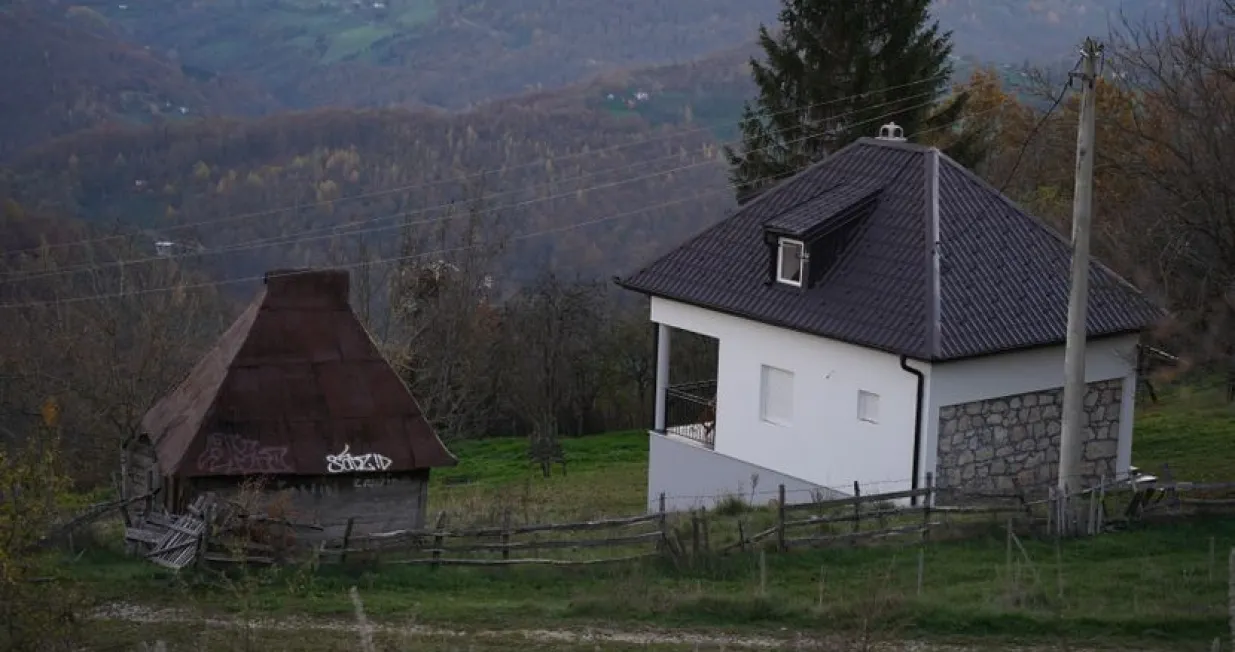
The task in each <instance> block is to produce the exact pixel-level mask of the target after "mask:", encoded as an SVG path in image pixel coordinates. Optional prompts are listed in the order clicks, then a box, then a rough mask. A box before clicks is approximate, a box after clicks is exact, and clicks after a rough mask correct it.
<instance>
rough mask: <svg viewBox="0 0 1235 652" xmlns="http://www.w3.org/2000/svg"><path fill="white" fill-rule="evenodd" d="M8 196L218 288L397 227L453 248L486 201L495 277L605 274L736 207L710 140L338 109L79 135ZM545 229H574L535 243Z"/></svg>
mask: <svg viewBox="0 0 1235 652" xmlns="http://www.w3.org/2000/svg"><path fill="white" fill-rule="evenodd" d="M7 185H8V190H9V192H8V193H7V194H8V196H10V197H12V198H13V199H14V200H16V201H17V202H18V203H20V204H21V205H22V206H25V207H27V208H29V209H31V210H38V211H40V212H46V213H52V214H58V215H65V216H74V217H78V218H81V219H83V220H84V221H87V222H89V223H91V224H94V225H96V226H99V225H111V224H116V225H123V226H124V227H127V228H137V229H142V230H145V231H147V232H149V233H151V234H152V236H151V238H149V239H147V242H150V241H152V240H153V239H154V237H155V235H154V234H157V237H159V238H164V239H168V240H174V241H176V242H178V243H181V244H182V245H183V246H185V247H189V248H190V249H192V250H194V251H201V252H202V253H201V254H200V256H199V257H198V260H199V261H200V264H202V265H204V266H205V267H207V268H209V269H211V270H213V271H214V272H216V274H217V275H218V276H220V277H238V276H246V275H253V274H260V272H261V271H263V270H265V269H267V268H270V267H277V266H279V265H285V264H303V263H305V262H308V261H314V262H318V263H326V262H329V257H330V256H331V255H336V256H342V255H344V252H350V255H351V256H355V255H356V252H357V250H358V248H359V247H361V246H362V245H363V246H365V247H368V248H369V251H370V253H371V254H373V255H378V254H381V255H394V254H396V253H397V252H398V251H399V246H400V243H399V238H398V237H396V236H398V235H399V234H400V231H401V229H402V225H404V224H405V223H411V225H412V226H413V227H415V228H414V229H413V230H414V231H415V232H416V233H417V234H419V235H418V236H417V237H420V238H425V239H426V242H425V243H421V244H422V246H423V247H427V248H429V249H432V248H434V247H437V248H443V247H449V246H452V245H453V244H454V242H453V240H451V238H454V237H456V236H455V235H451V236H449V237H446V236H443V235H442V234H440V233H439V231H440V227H442V226H443V225H448V226H451V225H455V224H459V223H461V222H464V221H466V220H461V219H459V216H461V215H462V214H463V213H466V212H468V210H470V209H471V208H475V207H476V206H478V205H479V206H483V210H482V211H481V215H482V216H483V217H484V224H485V227H484V232H485V233H484V235H485V236H486V237H488V238H490V239H491V241H492V242H495V243H496V241H497V240H499V239H510V242H509V246H508V248H507V250H506V251H507V253H506V258H505V260H506V261H507V264H503V265H502V266H501V269H500V273H501V275H502V276H503V279H500V280H506V277H520V278H522V279H524V280H526V279H527V278H530V277H532V276H534V275H535V274H536V273H537V272H539V271H541V270H544V269H548V268H549V267H551V266H557V267H559V268H562V269H570V270H576V271H578V272H580V273H584V274H586V275H593V276H595V275H605V274H608V273H610V272H611V271H612V270H613V269H618V268H623V267H627V266H629V265H632V264H635V263H637V262H641V261H643V260H646V259H647V256H648V255H650V254H652V253H653V252H655V251H657V250H659V249H661V248H663V247H665V246H669V245H671V244H672V243H674V242H676V241H678V240H680V239H681V238H683V237H685V236H687V235H689V234H691V233H693V232H694V231H696V230H698V229H699V228H701V227H702V226H704V225H706V224H709V223H711V222H713V221H715V220H716V219H718V218H719V217H720V216H721V215H722V214H723V212H724V210H725V209H726V208H727V207H728V206H730V205H731V203H732V193H731V192H729V191H728V188H727V185H726V183H725V169H724V166H723V164H722V163H721V160H720V158H719V151H718V148H717V147H716V146H715V143H714V141H713V140H712V139H711V138H710V137H709V135H708V134H707V133H706V132H701V131H699V130H691V129H686V128H677V127H671V126H666V127H662V128H660V129H655V130H654V129H652V128H650V127H649V126H648V125H647V123H646V122H644V121H642V120H639V119H637V118H619V117H614V116H610V115H608V114H606V113H603V112H594V111H585V110H559V111H548V110H531V109H526V108H520V107H516V106H507V107H493V108H491V109H488V110H485V111H477V112H471V113H464V114H458V115H448V114H441V113H432V112H418V113H415V112H409V111H403V110H380V111H377V110H375V111H356V110H339V109H332V110H320V111H315V112H306V113H293V114H284V115H279V116H275V117H271V118H265V119H259V120H255V121H247V122H246V121H238V120H226V119H207V120H201V121H198V122H194V123H183V124H171V123H169V124H164V125H159V126H152V127H144V128H134V129H124V130H121V129H110V130H94V131H87V132H83V133H80V134H78V135H75V136H70V137H67V138H64V139H61V140H58V141H55V142H52V143H50V144H47V145H45V146H42V147H39V148H36V149H33V150H30V151H28V152H27V153H26V154H24V155H23V156H21V157H19V158H18V159H17V160H16V161H14V166H13V169H12V172H11V175H10V178H9V180H8V182H7ZM0 194H4V193H3V191H0ZM352 198H357V199H352ZM282 209H286V210H282ZM452 215H453V216H454V217H450V216H452ZM186 225H188V226H187V227H186ZM548 229H566V230H565V231H563V232H560V233H557V234H556V235H554V237H552V238H534V237H525V236H527V235H528V234H531V233H535V232H539V231H545V230H548ZM456 235H457V234H456ZM443 238H444V239H443ZM426 243H427V244H426ZM148 251H149V252H150V255H153V253H154V249H153V246H150V247H149V248H148ZM332 251H333V252H334V254H332V253H331V252H332Z"/></svg>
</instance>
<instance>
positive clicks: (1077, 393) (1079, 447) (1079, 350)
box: [1059, 38, 1103, 495]
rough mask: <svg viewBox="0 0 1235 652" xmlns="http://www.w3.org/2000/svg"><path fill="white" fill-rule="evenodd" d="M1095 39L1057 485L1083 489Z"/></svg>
mask: <svg viewBox="0 0 1235 652" xmlns="http://www.w3.org/2000/svg"><path fill="white" fill-rule="evenodd" d="M1102 50H1103V46H1102V45H1101V44H1099V43H1098V42H1097V41H1095V40H1094V39H1092V38H1087V39H1085V44H1084V45H1083V46H1082V47H1081V57H1082V62H1083V63H1082V71H1081V72H1080V73H1070V74H1071V75H1073V76H1074V77H1079V78H1080V80H1081V84H1082V86H1081V93H1082V94H1081V116H1080V118H1081V119H1080V129H1079V130H1078V131H1077V135H1076V190H1075V192H1074V193H1073V197H1072V289H1071V293H1070V294H1069V296H1068V340H1067V343H1066V344H1065V346H1064V385H1063V428H1062V429H1061V432H1060V436H1059V488H1060V489H1061V490H1066V491H1067V492H1068V493H1069V494H1071V495H1076V494H1077V493H1078V492H1079V491H1080V490H1081V488H1082V487H1081V477H1080V476H1081V461H1082V457H1083V454H1084V449H1085V425H1084V423H1083V419H1084V416H1085V413H1084V412H1085V390H1086V385H1085V335H1086V328H1085V322H1086V319H1087V318H1088V313H1089V310H1088V308H1089V222H1090V217H1091V212H1092V208H1093V157H1094V151H1093V150H1094V112H1095V105H1096V101H1095V100H1096V98H1095V95H1096V91H1097V89H1096V84H1097V81H1098V57H1099V56H1101V54H1102Z"/></svg>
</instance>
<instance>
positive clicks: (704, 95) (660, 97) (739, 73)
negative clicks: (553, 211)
mask: <svg viewBox="0 0 1235 652" xmlns="http://www.w3.org/2000/svg"><path fill="white" fill-rule="evenodd" d="M761 56H762V51H761V50H760V49H759V48H758V47H757V46H756V45H754V44H750V45H747V46H743V47H739V48H731V49H727V50H722V51H720V52H716V53H713V54H711V55H708V56H706V57H700V58H699V59H696V60H693V61H689V62H686V63H678V64H668V65H663V66H648V67H643V68H634V69H629V70H622V71H615V72H611V73H606V74H602V75H598V76H596V77H595V78H593V79H590V80H588V81H585V82H582V83H579V84H572V85H570V86H567V87H565V88H560V89H555V90H546V91H540V92H535V93H526V94H524V95H520V96H518V97H514V98H510V99H505V100H498V101H495V102H494V103H493V106H502V105H513V106H520V107H525V108H529V109H534V110H552V111H560V110H579V109H589V110H596V111H604V112H606V113H609V114H611V115H614V116H622V117H638V118H640V119H642V120H645V121H647V122H648V123H649V124H651V125H654V126H660V125H675V126H680V127H689V128H703V129H707V130H708V131H710V132H711V133H712V135H713V136H714V137H715V138H717V139H718V140H721V141H724V142H730V141H734V140H736V139H737V138H738V137H739V133H738V122H739V120H740V119H741V116H742V107H743V105H744V104H745V103H746V102H748V101H751V100H753V99H754V98H755V97H756V95H757V94H758V89H757V88H756V86H755V83H754V81H753V80H752V79H751V76H750V59H751V58H752V57H754V58H761ZM952 64H953V76H952V79H953V82H954V83H957V84H963V83H966V82H968V81H969V80H970V78H971V77H972V76H973V74H974V72H975V71H977V70H978V69H983V70H987V69H989V70H993V71H994V72H995V73H996V74H997V75H998V78H999V82H1000V84H1001V86H1002V88H1004V89H1005V90H1007V91H1008V92H1010V93H1011V94H1012V95H1013V96H1015V97H1016V98H1017V99H1018V100H1020V101H1021V102H1023V103H1025V104H1028V105H1036V104H1039V103H1041V102H1042V101H1043V100H1042V98H1041V97H1040V96H1039V95H1037V94H1036V92H1037V91H1038V89H1036V88H1033V87H1032V85H1031V84H1030V80H1029V78H1027V77H1026V76H1025V74H1024V72H1023V70H1024V69H1023V67H1022V66H1020V65H1015V64H1002V65H999V66H990V65H986V64H983V63H981V62H979V61H978V60H976V59H974V58H972V57H954V60H953V62H952ZM1050 72H1051V74H1054V72H1055V71H1053V70H1051V71H1050Z"/></svg>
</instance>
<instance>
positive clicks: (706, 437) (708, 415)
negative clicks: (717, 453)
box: [665, 380, 716, 449]
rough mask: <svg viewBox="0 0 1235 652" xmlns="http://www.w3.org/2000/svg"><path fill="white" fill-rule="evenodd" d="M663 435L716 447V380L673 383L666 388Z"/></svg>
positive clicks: (707, 446) (706, 446)
mask: <svg viewBox="0 0 1235 652" xmlns="http://www.w3.org/2000/svg"><path fill="white" fill-rule="evenodd" d="M665 434H669V435H675V436H677V437H682V438H685V439H689V440H691V441H693V442H695V443H697V444H699V445H701V446H703V447H705V448H709V449H711V448H714V447H715V446H716V381H715V380H703V381H698V382H693V383H683V384H681V385H673V386H671V387H669V388H668V389H666V390H665Z"/></svg>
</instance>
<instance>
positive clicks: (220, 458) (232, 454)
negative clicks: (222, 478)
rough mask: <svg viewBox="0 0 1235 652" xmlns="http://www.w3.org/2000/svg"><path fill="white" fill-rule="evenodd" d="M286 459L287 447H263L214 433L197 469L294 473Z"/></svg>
mask: <svg viewBox="0 0 1235 652" xmlns="http://www.w3.org/2000/svg"><path fill="white" fill-rule="evenodd" d="M286 458H287V447H286V446H262V444H261V442H259V441H257V440H256V439H248V438H246V437H241V436H240V435H225V434H222V433H212V434H210V435H207V436H206V448H205V449H204V450H203V451H202V453H201V455H198V456H197V468H198V469H199V470H201V471H202V472H203V473H218V474H239V475H244V474H261V473H293V472H294V470H293V469H292V465H291V464H289V463H288V461H287V459H286Z"/></svg>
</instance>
